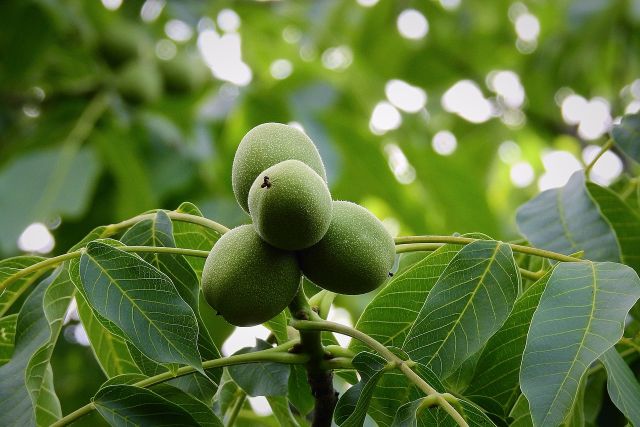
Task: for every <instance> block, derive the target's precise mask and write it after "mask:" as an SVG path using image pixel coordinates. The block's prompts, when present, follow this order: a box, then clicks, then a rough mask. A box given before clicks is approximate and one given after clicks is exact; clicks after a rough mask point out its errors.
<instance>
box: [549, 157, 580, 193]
mask: <svg viewBox="0 0 640 427" xmlns="http://www.w3.org/2000/svg"><path fill="white" fill-rule="evenodd" d="M542 164H543V165H544V169H545V172H544V173H543V174H542V176H540V178H539V179H538V188H539V189H540V191H544V190H548V189H550V188H557V187H562V186H563V185H565V184H566V183H567V181H569V177H571V175H572V174H573V173H574V172H576V171H578V170H580V169H582V164H581V163H580V161H579V160H578V159H576V158H575V156H574V155H573V154H571V153H569V152H568V151H560V150H553V151H549V152H546V153H544V154H543V155H542Z"/></svg>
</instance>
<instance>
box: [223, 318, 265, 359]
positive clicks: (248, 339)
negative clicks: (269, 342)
mask: <svg viewBox="0 0 640 427" xmlns="http://www.w3.org/2000/svg"><path fill="white" fill-rule="evenodd" d="M270 333H271V332H270V331H269V329H267V328H265V327H264V326H262V325H257V326H250V327H248V328H240V327H237V328H236V329H234V331H233V333H232V334H231V335H229V338H227V339H226V340H225V342H224V343H223V344H222V354H223V355H225V356H230V355H232V354H233V353H235V352H236V351H238V350H240V349H241V348H244V347H253V346H254V345H256V342H255V339H256V338H260V339H261V340H266V339H267V337H268V336H269V334H270Z"/></svg>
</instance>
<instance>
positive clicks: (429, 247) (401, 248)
mask: <svg viewBox="0 0 640 427" xmlns="http://www.w3.org/2000/svg"><path fill="white" fill-rule="evenodd" d="M443 245H444V243H408V244H402V245H398V246H396V253H397V254H401V253H407V252H422V251H433V250H435V249H438V248H440V247H442V246H443ZM518 268H519V270H520V274H521V275H522V277H525V278H527V279H531V280H538V279H539V278H541V277H542V276H544V273H545V272H544V271H531V270H527V269H524V268H522V267H518Z"/></svg>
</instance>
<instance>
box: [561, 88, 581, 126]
mask: <svg viewBox="0 0 640 427" xmlns="http://www.w3.org/2000/svg"><path fill="white" fill-rule="evenodd" d="M586 108H587V100H586V99H584V98H583V97H582V96H580V95H576V94H574V93H572V94H570V95H567V96H565V97H564V98H563V99H562V103H561V104H560V110H561V112H562V118H563V119H564V121H565V123H567V124H569V125H577V124H578V123H580V120H582V116H583V115H584V110H586Z"/></svg>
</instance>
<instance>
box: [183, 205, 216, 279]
mask: <svg viewBox="0 0 640 427" xmlns="http://www.w3.org/2000/svg"><path fill="white" fill-rule="evenodd" d="M175 211H176V212H178V213H187V214H190V215H196V216H204V215H202V212H200V209H198V208H197V207H196V205H194V204H193V203H189V202H184V203H182V204H181V205H180V206H178V209H176V210H175ZM173 237H174V238H175V239H176V245H177V246H178V247H181V248H191V249H200V250H203V251H210V250H211V248H213V245H214V244H215V243H216V242H217V241H218V239H219V238H220V234H219V233H217V232H215V231H213V230H211V229H210V228H207V227H203V226H201V225H198V224H191V223H188V222H182V221H175V223H174V225H173ZM187 261H188V262H189V264H191V267H192V268H193V270H194V271H195V272H196V274H197V275H198V277H200V276H201V275H202V269H203V268H204V262H205V260H204V259H202V258H195V257H189V258H187Z"/></svg>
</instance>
